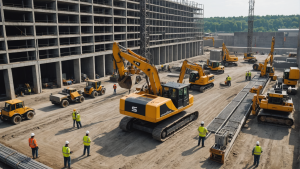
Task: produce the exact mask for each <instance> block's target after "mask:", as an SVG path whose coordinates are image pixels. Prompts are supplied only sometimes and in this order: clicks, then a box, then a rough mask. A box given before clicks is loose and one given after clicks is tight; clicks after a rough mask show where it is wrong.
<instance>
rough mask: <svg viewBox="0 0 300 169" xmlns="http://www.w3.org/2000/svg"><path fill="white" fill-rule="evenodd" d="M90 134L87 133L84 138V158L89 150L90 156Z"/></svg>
mask: <svg viewBox="0 0 300 169" xmlns="http://www.w3.org/2000/svg"><path fill="white" fill-rule="evenodd" d="M89 134H90V132H89V131H86V132H85V136H83V145H84V149H83V156H84V155H85V151H86V150H87V156H90V145H91V138H90V137H89Z"/></svg>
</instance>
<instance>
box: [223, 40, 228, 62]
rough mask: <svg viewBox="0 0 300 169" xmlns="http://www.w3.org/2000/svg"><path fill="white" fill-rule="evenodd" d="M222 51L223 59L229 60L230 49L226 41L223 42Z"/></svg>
mask: <svg viewBox="0 0 300 169" xmlns="http://www.w3.org/2000/svg"><path fill="white" fill-rule="evenodd" d="M222 51H223V60H228V57H229V51H228V49H227V47H226V45H225V43H223V44H222Z"/></svg>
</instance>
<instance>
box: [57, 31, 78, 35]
mask: <svg viewBox="0 0 300 169" xmlns="http://www.w3.org/2000/svg"><path fill="white" fill-rule="evenodd" d="M59 34H60V35H71V34H79V33H78V32H61V31H59Z"/></svg>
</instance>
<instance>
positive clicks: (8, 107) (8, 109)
mask: <svg viewBox="0 0 300 169" xmlns="http://www.w3.org/2000/svg"><path fill="white" fill-rule="evenodd" d="M4 110H5V111H6V112H9V111H10V104H8V103H5V107H4Z"/></svg>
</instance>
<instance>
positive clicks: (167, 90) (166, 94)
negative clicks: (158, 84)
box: [163, 87, 169, 97]
mask: <svg viewBox="0 0 300 169" xmlns="http://www.w3.org/2000/svg"><path fill="white" fill-rule="evenodd" d="M163 97H169V88H168V87H164V88H163Z"/></svg>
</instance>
